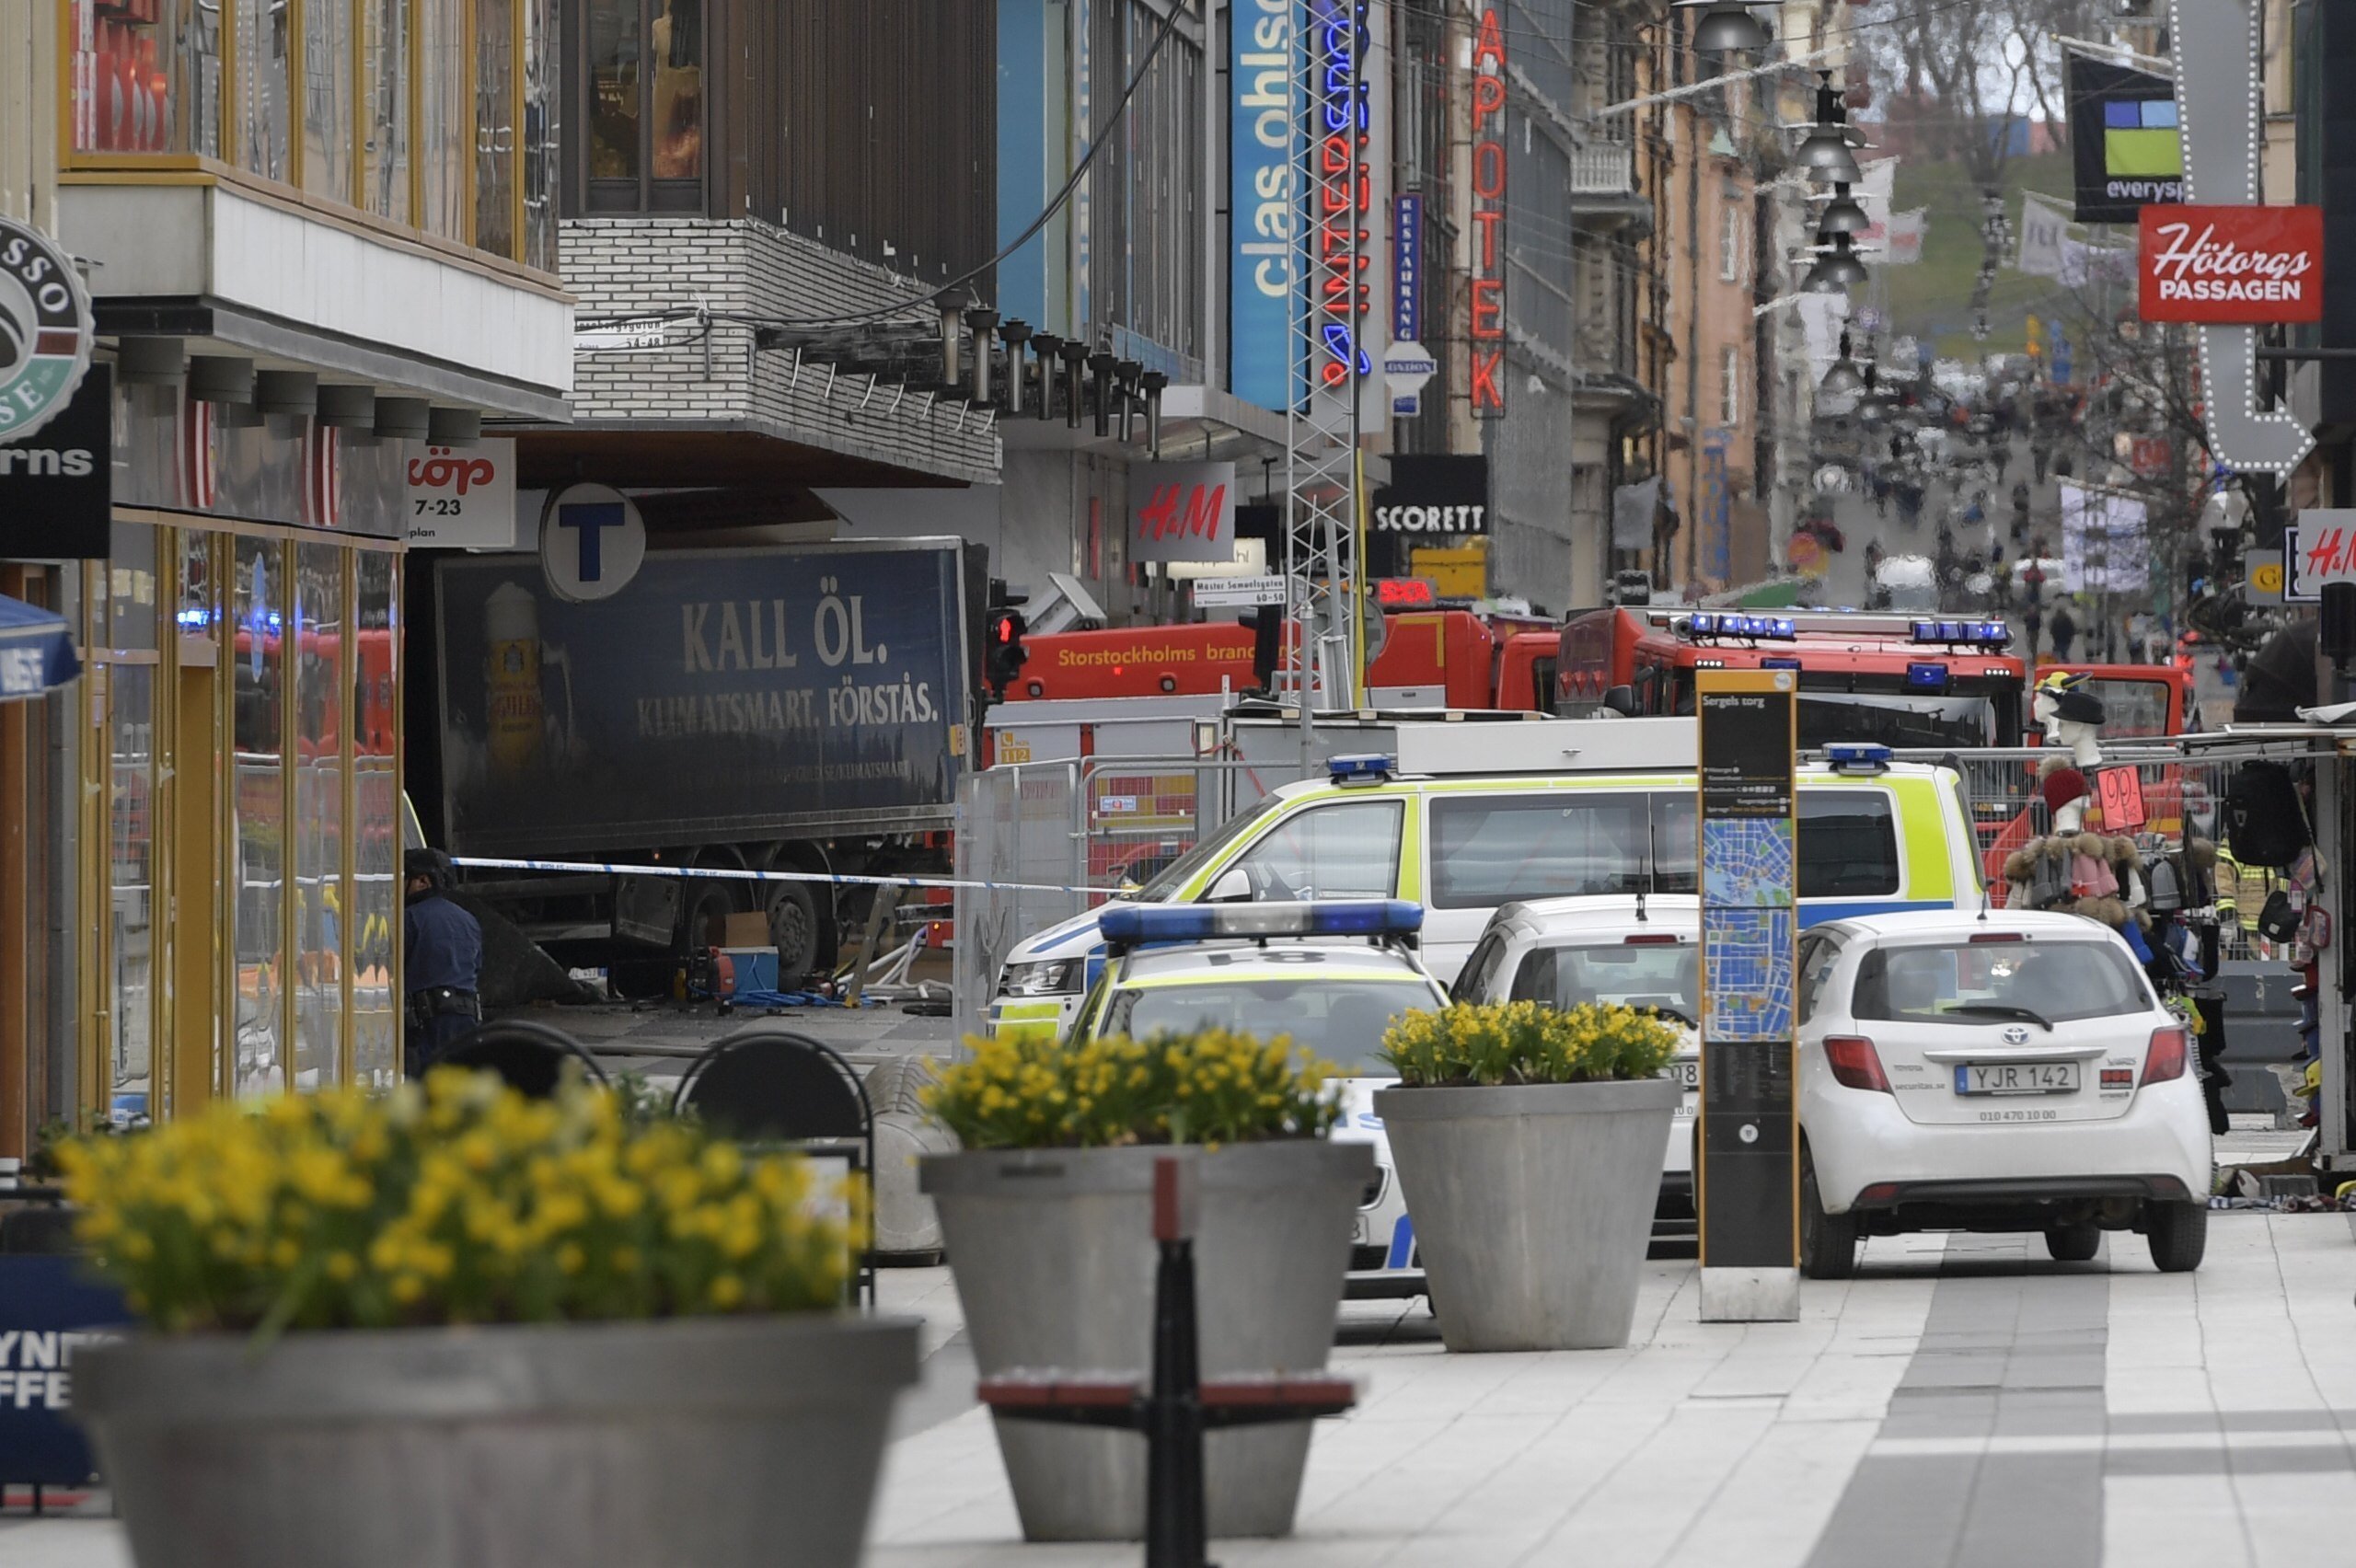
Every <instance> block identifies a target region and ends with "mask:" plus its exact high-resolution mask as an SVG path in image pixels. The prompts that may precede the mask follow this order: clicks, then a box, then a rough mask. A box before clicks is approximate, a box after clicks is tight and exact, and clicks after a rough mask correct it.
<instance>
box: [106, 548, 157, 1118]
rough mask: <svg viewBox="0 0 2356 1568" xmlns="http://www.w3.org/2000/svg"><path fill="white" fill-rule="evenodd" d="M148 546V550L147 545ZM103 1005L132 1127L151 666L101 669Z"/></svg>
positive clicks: (119, 1114)
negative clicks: (105, 850)
mask: <svg viewBox="0 0 2356 1568" xmlns="http://www.w3.org/2000/svg"><path fill="white" fill-rule="evenodd" d="M151 548H152V545H151ZM102 668H103V669H104V670H105V671H106V677H107V735H108V741H109V750H110V752H111V754H112V769H111V773H110V782H109V787H108V801H107V806H108V823H109V832H108V835H107V838H108V843H109V845H110V853H109V855H108V857H107V859H108V868H109V872H108V896H107V940H106V947H107V954H108V959H109V964H110V974H109V975H108V988H109V993H110V999H109V1001H108V1003H107V1012H108V1018H109V1028H108V1031H107V1036H108V1038H107V1079H108V1081H107V1103H106V1112H107V1114H108V1116H109V1117H110V1119H111V1120H112V1121H113V1122H114V1123H115V1124H117V1125H124V1124H138V1123H141V1122H144V1121H145V1120H147V1119H148V1117H149V1116H150V1115H151V1114H153V1111H154V1098H153V1097H154V1094H155V1074H154V1067H155V1030H154V1020H155V997H154V988H153V986H151V985H150V984H149V979H150V976H151V975H152V974H153V973H154V970H155V963H154V957H155V934H156V932H155V885H154V878H155V864H156V855H155V850H156V840H155V831H154V824H153V819H152V817H151V815H150V811H149V808H150V805H151V804H152V801H153V791H154V788H155V778H156V667H155V666H154V665H153V664H109V665H104V666H102Z"/></svg>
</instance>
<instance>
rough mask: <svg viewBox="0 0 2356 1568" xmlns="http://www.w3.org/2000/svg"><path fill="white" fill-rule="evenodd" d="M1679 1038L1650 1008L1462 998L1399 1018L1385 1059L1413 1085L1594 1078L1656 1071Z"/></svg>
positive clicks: (1384, 1043) (1643, 1075) (1388, 1039)
mask: <svg viewBox="0 0 2356 1568" xmlns="http://www.w3.org/2000/svg"><path fill="white" fill-rule="evenodd" d="M1677 1043H1678V1033H1677V1029H1676V1026H1675V1025H1673V1024H1671V1023H1669V1022H1668V1021H1666V1020H1663V1019H1662V1018H1661V1016H1660V1015H1659V1014H1657V1013H1656V1012H1654V1011H1653V1010H1652V1009H1649V1008H1630V1007H1621V1006H1619V1005H1617V1004H1615V1003H1609V1002H1584V1003H1581V1004H1580V1005H1579V1006H1577V1007H1573V1008H1562V1009H1555V1008H1547V1007H1541V1006H1539V1005H1538V1004H1537V1003H1536V1002H1457V1003H1454V1004H1451V1005H1450V1006H1449V1007H1447V1008H1444V1009H1441V1010H1440V1011H1438V1012H1412V1013H1408V1014H1406V1015H1405V1016H1404V1017H1403V1018H1401V1019H1400V1020H1398V1021H1397V1022H1396V1023H1393V1024H1392V1026H1391V1029H1390V1032H1388V1033H1386V1034H1384V1035H1383V1037H1382V1059H1383V1060H1384V1061H1386V1062H1389V1063H1390V1064H1391V1065H1392V1067H1394V1068H1396V1069H1397V1070H1398V1073H1399V1081H1400V1083H1401V1084H1402V1085H1403V1086H1405V1087H1408V1088H1424V1087H1429V1086H1432V1085H1438V1084H1451V1085H1463V1084H1481V1085H1496V1084H1510V1083H1590V1082H1595V1081H1598V1080H1602V1079H1612V1078H1653V1077H1656V1076H1657V1075H1658V1073H1659V1072H1660V1070H1661V1068H1663V1067H1664V1066H1668V1065H1669V1057H1670V1056H1671V1055H1675V1054H1676V1051H1677Z"/></svg>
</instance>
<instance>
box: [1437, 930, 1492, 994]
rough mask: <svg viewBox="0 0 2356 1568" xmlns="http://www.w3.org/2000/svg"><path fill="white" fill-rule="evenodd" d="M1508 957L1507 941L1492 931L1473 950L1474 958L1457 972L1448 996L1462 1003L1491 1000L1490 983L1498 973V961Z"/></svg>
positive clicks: (1466, 961) (1467, 960) (1469, 959)
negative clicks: (1454, 982)
mask: <svg viewBox="0 0 2356 1568" xmlns="http://www.w3.org/2000/svg"><path fill="white" fill-rule="evenodd" d="M1505 955H1506V940H1505V938H1504V937H1503V936H1502V935H1500V934H1499V933H1497V932H1495V931H1492V932H1490V933H1489V934H1488V935H1487V936H1485V937H1483V938H1482V939H1481V940H1480V941H1478V942H1477V943H1475V944H1474V945H1473V948H1472V957H1470V958H1468V959H1466V960H1465V961H1464V967H1463V968H1462V969H1461V970H1459V971H1457V974H1456V984H1455V985H1453V986H1449V989H1448V994H1449V997H1450V998H1452V999H1453V1000H1456V1001H1460V1002H1484V1001H1487V1000H1488V999H1489V981H1490V979H1491V978H1492V977H1493V976H1494V975H1495V974H1496V972H1497V963H1498V961H1499V960H1501V959H1503V958H1504V957H1505Z"/></svg>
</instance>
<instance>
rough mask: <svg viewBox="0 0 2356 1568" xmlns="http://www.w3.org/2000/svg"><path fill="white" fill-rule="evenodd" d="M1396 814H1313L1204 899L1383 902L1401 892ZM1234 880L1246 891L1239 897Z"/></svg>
mask: <svg viewBox="0 0 2356 1568" xmlns="http://www.w3.org/2000/svg"><path fill="white" fill-rule="evenodd" d="M1400 810H1401V805H1400V802H1399V801H1352V802H1350V803H1349V804H1347V805H1339V806H1317V807H1312V808H1311V809H1310V810H1308V811H1305V812H1302V813H1299V815H1297V816H1295V817H1293V818H1292V819H1291V820H1290V821H1288V822H1287V823H1285V824H1282V825H1281V826H1279V827H1277V828H1276V829H1275V830H1274V831H1272V832H1271V833H1269V835H1268V836H1266V837H1265V838H1263V839H1261V840H1260V841H1259V842H1258V843H1257V844H1254V845H1253V846H1252V847H1251V848H1249V849H1247V850H1245V851H1244V852H1243V854H1242V857H1241V858H1239V859H1237V860H1236V862H1235V864H1234V865H1232V866H1230V868H1228V869H1227V870H1224V871H1222V872H1220V873H1219V875H1218V881H1216V882H1213V883H1212V884H1211V886H1210V890H1209V892H1208V893H1207V894H1206V895H1205V896H1206V897H1208V898H1213V899H1218V898H1221V897H1229V898H1239V899H1249V900H1251V901H1252V902H1254V903H1285V902H1288V901H1290V900H1293V899H1306V898H1389V897H1390V896H1391V894H1392V889H1394V888H1396V887H1397V886H1398V885H1399V813H1400ZM1239 877H1240V879H1241V885H1242V886H1244V887H1248V888H1249V889H1250V891H1249V892H1239V891H1237V888H1238V886H1239V882H1238V879H1239Z"/></svg>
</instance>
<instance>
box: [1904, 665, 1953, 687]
mask: <svg viewBox="0 0 2356 1568" xmlns="http://www.w3.org/2000/svg"><path fill="white" fill-rule="evenodd" d="M1906 685H1907V687H1908V689H1909V690H1912V691H1945V690H1946V689H1947V667H1946V665H1945V664H1928V663H1912V664H1909V665H1907V666H1906Z"/></svg>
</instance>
